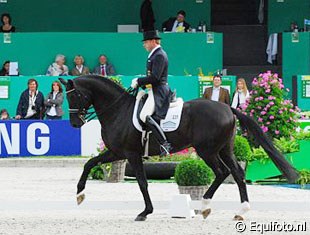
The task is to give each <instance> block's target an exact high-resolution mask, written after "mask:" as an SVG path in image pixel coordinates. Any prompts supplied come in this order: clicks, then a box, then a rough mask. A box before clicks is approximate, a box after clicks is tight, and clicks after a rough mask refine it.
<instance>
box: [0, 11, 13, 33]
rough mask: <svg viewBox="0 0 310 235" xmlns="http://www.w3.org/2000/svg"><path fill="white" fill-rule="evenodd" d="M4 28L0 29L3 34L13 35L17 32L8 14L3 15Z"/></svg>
mask: <svg viewBox="0 0 310 235" xmlns="http://www.w3.org/2000/svg"><path fill="white" fill-rule="evenodd" d="M1 22H2V26H1V28H0V32H2V33H11V32H15V27H14V26H13V25H11V22H12V19H11V16H10V15H9V14H8V13H4V14H2V15H1Z"/></svg>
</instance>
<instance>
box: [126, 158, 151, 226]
mask: <svg viewBox="0 0 310 235" xmlns="http://www.w3.org/2000/svg"><path fill="white" fill-rule="evenodd" d="M128 161H129V163H130V165H131V167H132V169H133V170H134V171H135V173H136V178H137V181H138V184H139V187H140V191H141V192H142V195H143V198H144V203H145V209H144V211H142V212H141V213H140V214H139V215H138V216H137V218H136V219H135V221H145V220H146V217H147V215H149V214H151V213H153V205H152V201H151V198H150V195H149V192H148V189H147V188H148V183H147V179H146V174H145V170H144V167H143V162H142V158H141V157H140V156H137V155H136V154H130V155H129V156H128Z"/></svg>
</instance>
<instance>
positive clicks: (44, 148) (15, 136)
mask: <svg viewBox="0 0 310 235" xmlns="http://www.w3.org/2000/svg"><path fill="white" fill-rule="evenodd" d="M10 126H11V136H9V133H8V130H7V128H6V125H5V123H0V154H1V153H2V148H3V147H4V148H6V151H7V153H8V154H9V155H18V154H20V136H21V133H20V124H19V123H12V124H11V125H10ZM36 130H40V132H41V133H40V134H50V129H49V127H48V126H47V125H46V124H45V123H32V124H30V125H29V126H28V128H27V139H26V145H27V150H28V152H29V153H31V154H33V155H44V154H46V153H47V152H48V151H49V149H50V137H49V136H38V137H36ZM2 140H3V141H2ZM36 143H40V144H39V147H37V146H36ZM3 144H4V146H3Z"/></svg>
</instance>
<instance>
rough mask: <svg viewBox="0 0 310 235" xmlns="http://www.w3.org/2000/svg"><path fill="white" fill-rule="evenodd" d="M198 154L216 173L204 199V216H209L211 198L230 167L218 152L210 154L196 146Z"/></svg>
mask: <svg viewBox="0 0 310 235" xmlns="http://www.w3.org/2000/svg"><path fill="white" fill-rule="evenodd" d="M196 151H197V153H198V155H199V156H200V157H201V158H202V159H203V160H204V161H205V163H206V164H207V165H208V166H209V167H210V168H211V169H212V171H213V172H214V174H215V179H214V181H213V182H212V184H211V186H210V187H209V188H208V190H207V192H206V193H205V194H204V196H203V199H202V210H201V212H202V215H203V217H204V218H207V217H208V215H209V214H210V213H211V207H210V202H211V199H212V197H213V195H214V193H215V192H216V190H217V189H218V188H219V186H220V185H221V184H222V183H223V181H224V180H225V179H226V177H227V176H228V175H229V173H230V172H229V169H228V168H227V167H226V166H225V165H224V164H223V162H222V161H221V160H220V158H219V155H218V153H213V154H210V153H208V152H207V151H205V150H203V149H201V148H196Z"/></svg>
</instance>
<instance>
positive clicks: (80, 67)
mask: <svg viewBox="0 0 310 235" xmlns="http://www.w3.org/2000/svg"><path fill="white" fill-rule="evenodd" d="M74 63H75V67H74V68H73V69H72V70H71V75H73V76H80V75H87V74H90V73H89V69H88V67H86V66H84V58H83V56H81V55H77V56H75V57H74Z"/></svg>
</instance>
